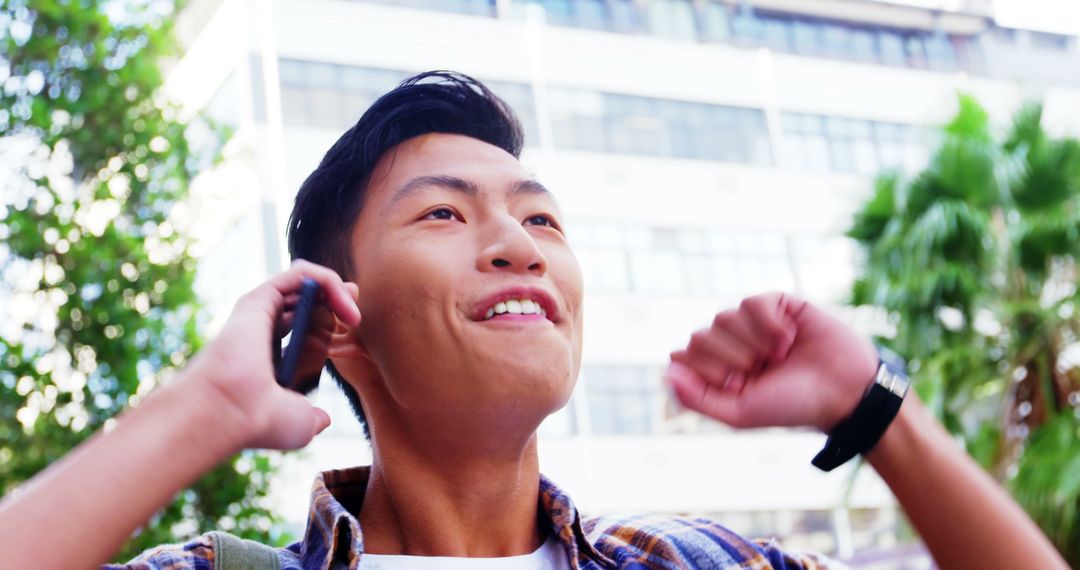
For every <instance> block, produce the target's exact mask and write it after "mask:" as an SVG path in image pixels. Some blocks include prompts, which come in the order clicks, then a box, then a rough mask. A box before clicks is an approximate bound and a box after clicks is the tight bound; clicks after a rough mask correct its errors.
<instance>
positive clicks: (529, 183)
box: [390, 174, 553, 202]
mask: <svg viewBox="0 0 1080 570" xmlns="http://www.w3.org/2000/svg"><path fill="white" fill-rule="evenodd" d="M427 186H435V187H438V188H446V189H448V190H454V191H456V192H461V193H464V194H468V195H469V196H474V197H475V196H478V195H479V194H480V188H479V187H477V186H476V184H475V183H474V182H472V181H470V180H465V179H464V178H458V177H457V176H449V175H445V174H440V175H434V176H417V177H416V178H413V179H412V180H409V181H408V182H406V183H405V184H402V185H401V187H400V188H398V189H397V191H395V192H394V197H393V198H392V199H391V200H390V201H391V202H397V201H398V200H401V199H402V198H405V197H406V196H408V195H409V194H412V193H415V192H416V191H418V190H420V189H421V188H424V187H427ZM510 193H511V194H542V195H544V196H549V197H550V196H553V195H552V193H551V191H550V190H548V189H547V188H546V187H545V186H544V185H543V184H541V183H539V182H537V181H536V180H518V181H517V182H515V183H514V184H513V185H512V186H511V187H510Z"/></svg>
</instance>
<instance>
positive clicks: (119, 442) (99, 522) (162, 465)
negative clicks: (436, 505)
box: [0, 262, 360, 569]
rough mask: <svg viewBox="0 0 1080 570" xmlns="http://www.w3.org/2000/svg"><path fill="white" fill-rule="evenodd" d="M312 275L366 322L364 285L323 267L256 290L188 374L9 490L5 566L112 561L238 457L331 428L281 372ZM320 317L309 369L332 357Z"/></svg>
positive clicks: (3, 522)
mask: <svg viewBox="0 0 1080 570" xmlns="http://www.w3.org/2000/svg"><path fill="white" fill-rule="evenodd" d="M304 277H310V278H312V279H315V280H316V281H317V282H318V283H319V284H320V285H321V287H322V290H323V291H324V292H325V298H326V305H328V306H329V307H330V309H331V310H332V311H333V313H334V314H335V315H336V316H337V318H338V319H340V320H341V321H342V322H344V323H346V324H348V325H351V326H355V325H356V324H358V323H359V321H360V312H359V310H358V309H357V307H356V300H355V295H356V289H355V286H354V285H346V284H344V283H342V282H341V279H340V278H339V277H338V276H337V274H335V273H333V272H332V271H330V270H328V269H326V268H323V267H318V266H316V265H313V264H310V263H303V262H301V263H297V264H294V266H293V268H292V269H290V270H289V271H288V272H286V273H283V274H281V275H278V276H276V277H274V278H273V279H271V280H270V281H268V282H266V283H264V284H262V285H260V286H259V287H257V288H256V289H254V290H252V291H251V292H250V293H248V294H247V295H245V296H244V297H243V298H242V299H241V300H240V301H239V302H238V303H237V305H236V308H235V309H234V311H233V313H232V315H231V316H230V318H229V321H228V322H227V323H226V325H225V327H224V329H223V330H222V332H221V334H220V335H219V336H218V338H217V339H215V340H214V342H212V343H211V344H210V345H209V346H207V347H206V349H204V350H203V351H202V352H201V353H200V354H199V355H198V357H197V358H196V359H195V360H194V361H193V362H192V363H191V364H190V365H189V366H188V367H187V368H185V369H184V370H183V371H182V372H181V373H180V375H179V377H178V378H176V379H175V380H174V381H173V382H171V383H169V384H168V385H166V386H164V387H162V388H161V389H159V390H156V391H155V392H154V393H153V394H151V395H150V396H149V397H148V398H147V399H146V401H144V402H143V403H142V404H141V405H139V406H138V407H136V408H134V409H131V410H128V411H126V412H124V413H123V414H122V415H120V416H119V418H118V419H117V422H116V426H115V428H114V429H113V430H111V431H109V432H108V433H103V432H99V433H97V434H95V435H94V436H92V437H91V438H90V439H89V440H88V441H86V442H85V443H83V444H82V445H80V446H79V447H78V448H76V449H75V450H74V451H73V452H71V453H70V454H68V455H67V456H66V457H64V458H63V459H62V460H60V461H58V462H56V463H55V464H53V465H51V466H50V467H49V468H48V469H46V470H45V471H44V472H42V473H40V474H39V475H38V476H36V477H34V478H33V479H31V480H30V481H28V482H27V483H25V484H24V485H23V486H22V487H21V488H20V489H18V490H17V491H16V492H14V493H11V494H10V495H9V496H7V497H4V499H3V501H2V502H0V568H42V569H51V568H57V569H60V568H63V569H67V568H90V567H94V566H97V565H99V564H102V563H104V562H106V561H108V560H109V558H111V557H112V556H113V555H115V553H116V551H117V550H119V548H120V547H121V545H122V544H123V542H124V540H126V539H127V538H128V537H129V536H130V535H131V533H132V532H133V531H134V530H135V529H136V528H138V527H139V526H140V525H143V524H145V523H146V521H147V520H149V519H150V517H151V516H152V515H153V514H154V513H155V512H156V511H157V510H158V509H160V508H162V507H164V506H165V505H166V504H168V502H169V501H170V500H171V499H172V497H173V496H174V495H175V494H176V493H177V492H178V491H180V490H181V489H183V488H184V487H186V486H187V485H189V484H191V483H192V482H194V481H195V480H196V479H197V478H198V477H199V476H200V475H202V474H203V473H204V472H206V471H208V470H210V469H211V468H212V467H214V466H215V465H217V464H218V463H220V462H221V461H224V460H225V459H227V458H228V457H230V456H232V455H233V454H234V453H236V452H238V451H240V450H242V449H244V448H251V447H260V448H273V449H294V448H299V447H303V446H304V445H307V443H308V442H309V441H311V438H312V437H314V436H315V434H317V433H318V432H320V431H322V430H323V429H324V428H325V427H326V426H327V425H329V423H330V418H329V417H328V416H327V415H326V413H325V412H323V411H322V410H319V409H317V408H313V407H312V406H311V404H310V403H309V402H308V401H307V400H306V399H305V398H304V397H303V396H301V395H300V394H299V393H297V392H293V391H291V390H286V389H284V388H282V387H280V386H278V385H277V383H276V381H275V379H274V373H273V364H272V357H271V346H272V340H273V338H274V336H273V335H274V334H275V328H278V329H279V330H278V331H277V332H278V333H280V332H281V331H280V329H281V327H282V326H283V325H284V324H285V322H283V315H287V314H288V310H289V307H288V305H289V303H290V299H292V298H293V297H295V292H296V291H298V290H299V289H300V284H301V280H302V279H303V278H304ZM316 320H317V323H316V326H315V327H313V328H314V329H315V330H314V331H313V332H312V334H310V335H309V337H308V338H309V339H310V342H305V345H304V346H305V349H306V350H305V358H304V360H305V361H304V362H302V363H301V368H300V370H301V373H300V374H299V375H300V376H302V375H304V374H305V373H306V374H311V373H312V372H314V371H317V370H318V369H320V368H321V366H322V361H323V359H324V358H325V354H326V344H327V339H328V337H329V334H330V332H329V330H330V329H329V325H327V324H326V323H327V322H328V321H332V320H333V317H332V316H330V313H329V311H328V310H324V311H323V312H322V314H321V315H320V316H319V317H318V318H317V319H316ZM284 321H287V318H285V319H284ZM321 325H325V326H321ZM323 329H325V330H323ZM320 350H321V354H320V352H319V351H320ZM320 356H322V358H320Z"/></svg>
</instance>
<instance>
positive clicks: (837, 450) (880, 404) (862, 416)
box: [811, 351, 911, 471]
mask: <svg viewBox="0 0 1080 570" xmlns="http://www.w3.org/2000/svg"><path fill="white" fill-rule="evenodd" d="M879 352H880V351H879ZM891 356H893V355H891V354H888V353H885V354H881V358H880V360H879V361H878V369H877V374H875V375H874V381H873V383H871V384H870V387H869V388H868V389H867V390H866V393H865V394H864V395H863V399H862V401H861V402H859V405H858V407H856V408H855V411H854V412H852V413H851V415H850V416H848V417H847V418H846V419H844V420H843V421H841V422H840V423H839V424H836V427H835V428H833V430H832V431H831V432H829V439H828V441H826V442H825V448H824V449H822V450H821V451H820V452H818V454H817V455H816V456H815V457H814V459H813V461H811V463H812V464H813V465H814V467H817V468H818V469H821V470H822V471H832V470H833V469H835V468H837V467H839V466H840V465H843V464H844V463H847V462H848V461H849V460H850V459H851V458H852V457H855V456H856V455H858V454H860V453H866V452H867V451H870V450H871V449H873V448H874V445H876V444H877V442H878V440H879V439H881V436H882V434H884V433H885V430H886V429H887V428H888V427H889V424H890V423H892V421H893V418H895V417H896V414H897V412H899V411H900V404H902V403H903V402H904V396H905V395H906V394H907V392H908V388H909V387H910V386H911V381H910V380H909V379H908V377H907V375H906V374H905V373H904V369H903V368H902V364H900V365H897V364H895V363H893V362H890V361H892V360H893V358H890V357H891Z"/></svg>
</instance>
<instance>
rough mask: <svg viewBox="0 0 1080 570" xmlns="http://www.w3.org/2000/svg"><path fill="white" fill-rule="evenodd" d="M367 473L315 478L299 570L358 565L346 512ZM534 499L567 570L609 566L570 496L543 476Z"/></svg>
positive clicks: (354, 523)
mask: <svg viewBox="0 0 1080 570" xmlns="http://www.w3.org/2000/svg"><path fill="white" fill-rule="evenodd" d="M370 475H371V467H368V466H365V467H353V468H351V469H335V470H332V471H324V472H322V473H320V474H319V475H318V476H317V477H315V483H314V484H313V485H312V489H311V505H310V507H309V508H308V523H307V529H306V530H305V531H304V540H303V542H302V543H301V544H300V558H301V560H302V561H303V566H304V568H327V569H329V568H349V569H350V570H352V569H355V568H357V567H358V566H359V564H360V556H361V554H363V551H364V536H363V534H362V533H361V531H360V521H358V520H357V519H356V517H355V516H353V514H352V513H353V512H359V511H360V504H361V503H362V502H363V499H364V491H365V490H366V489H367V482H368V477H369V476H370ZM538 501H539V506H540V508H541V509H542V510H543V512H544V513H546V514H547V517H548V520H550V521H551V530H552V533H553V534H554V535H555V536H556V537H558V539H559V542H560V543H561V544H562V546H563V548H564V549H565V550H566V553H567V558H568V559H569V561H570V566H571V567H572V568H575V569H576V568H578V561H579V560H580V559H582V558H589V559H593V560H596V561H597V562H600V563H601V564H603V565H605V566H609V567H613V566H614V564H613V563H612V561H611V560H610V559H608V558H607V557H606V556H604V555H603V554H601V553H600V552H598V551H597V550H596V549H595V548H594V547H593V546H592V544H591V543H590V542H589V541H588V539H587V538H586V537H585V533H584V531H583V530H582V528H581V516H580V515H579V514H578V512H577V509H576V508H575V507H574V503H573V502H572V501H571V500H570V497H569V496H568V495H567V494H566V493H564V492H563V491H562V490H560V489H559V488H558V487H556V486H555V484H554V483H552V482H551V481H550V480H548V478H547V477H544V476H543V475H541V476H540V493H539V497H538ZM350 511H351V512H350Z"/></svg>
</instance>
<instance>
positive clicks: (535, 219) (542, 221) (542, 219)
mask: <svg viewBox="0 0 1080 570" xmlns="http://www.w3.org/2000/svg"><path fill="white" fill-rule="evenodd" d="M525 223H526V224H529V225H531V226H548V227H551V228H556V229H558V226H556V225H555V220H552V219H551V217H550V216H548V215H546V214H537V215H535V216H530V217H528V218H525Z"/></svg>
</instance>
